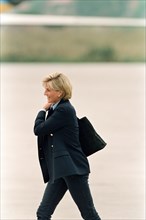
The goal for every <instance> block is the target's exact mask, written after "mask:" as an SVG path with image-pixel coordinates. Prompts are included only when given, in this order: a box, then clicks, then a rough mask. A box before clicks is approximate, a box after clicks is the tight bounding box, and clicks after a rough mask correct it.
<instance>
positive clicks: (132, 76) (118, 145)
mask: <svg viewBox="0 0 146 220" xmlns="http://www.w3.org/2000/svg"><path fill="white" fill-rule="evenodd" d="M58 71H59V72H64V73H65V74H66V75H68V77H69V78H70V80H71V82H72V85H73V97H72V99H71V103H72V104H73V105H74V107H75V108H76V112H77V115H78V117H82V116H87V117H88V118H89V120H90V121H91V122H92V124H93V125H94V127H95V128H96V130H97V132H98V133H99V135H101V137H102V138H103V139H104V140H105V141H106V142H107V146H106V147H105V148H104V149H103V150H102V151H100V152H97V153H95V154H94V155H92V156H90V157H88V159H89V163H90V168H91V174H90V179H89V184H90V188H91V192H92V196H93V199H94V203H95V206H96V209H97V211H98V212H99V215H100V216H101V218H102V220H145V219H146V217H145V141H144V138H145V128H144V120H145V116H144V114H145V112H144V110H145V109H144V108H145V106H144V103H145V84H144V81H145V65H144V64H122V63H121V64H118V63H117V64H114V63H111V64H107V63H102V64H100V63H99V64H95V63H93V64H91V63H87V64H83V63H82V64H69V63H68V64H47V63H42V64H39V63H30V64H12V63H5V64H4V63H3V64H1V220H32V219H36V214H35V213H36V209H37V207H38V205H39V203H40V201H41V198H42V195H43V192H44V189H45V184H44V183H43V179H42V176H41V171H40V167H39V163H38V158H37V145H36V137H35V136H34V134H33V125H34V120H35V117H36V114H37V112H38V111H39V109H41V108H42V107H43V105H44V103H45V102H46V98H45V97H44V95H43V92H44V89H43V87H42V84H41V81H42V79H43V77H44V76H46V75H47V74H49V73H51V72H58ZM52 219H53V220H55V219H56V220H57V219H58V220H73V219H74V220H75V219H76V220H77V219H78V220H79V219H81V216H80V213H79V211H78V209H77V207H76V205H75V204H74V202H73V200H72V198H71V196H70V194H69V193H68V192H67V193H66V195H65V196H64V198H63V199H62V201H61V202H60V204H59V205H58V206H57V209H56V211H55V213H54V215H53V218H52Z"/></svg>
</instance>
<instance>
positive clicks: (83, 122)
mask: <svg viewBox="0 0 146 220" xmlns="http://www.w3.org/2000/svg"><path fill="white" fill-rule="evenodd" d="M78 124H79V140H80V144H81V147H82V150H83V152H84V153H85V155H86V156H90V155H91V154H94V153H95V152H97V151H99V150H102V149H103V148H104V147H105V146H106V144H107V143H106V142H105V141H104V140H103V139H102V138H101V137H100V136H99V135H98V134H97V132H96V131H95V129H94V127H93V125H92V124H91V122H90V121H89V120H88V118H87V117H83V118H80V119H79V118H78Z"/></svg>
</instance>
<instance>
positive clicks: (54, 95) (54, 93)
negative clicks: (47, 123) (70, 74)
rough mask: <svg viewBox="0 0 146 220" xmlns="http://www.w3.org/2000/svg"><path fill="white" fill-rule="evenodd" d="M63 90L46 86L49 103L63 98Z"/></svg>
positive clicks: (45, 93)
mask: <svg viewBox="0 0 146 220" xmlns="http://www.w3.org/2000/svg"><path fill="white" fill-rule="evenodd" d="M61 94H62V92H61V91H58V90H54V89H51V88H45V92H44V95H45V96H46V97H47V99H48V102H49V103H52V104H54V103H56V102H58V101H59V100H60V99H61Z"/></svg>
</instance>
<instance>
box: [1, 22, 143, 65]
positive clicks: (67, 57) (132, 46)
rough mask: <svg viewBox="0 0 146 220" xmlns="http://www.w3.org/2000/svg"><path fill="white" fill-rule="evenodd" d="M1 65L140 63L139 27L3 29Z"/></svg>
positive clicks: (26, 27)
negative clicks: (2, 63)
mask: <svg viewBox="0 0 146 220" xmlns="http://www.w3.org/2000/svg"><path fill="white" fill-rule="evenodd" d="M1 36H2V39H1V42H2V44H1V45H2V48H1V61H3V62H144V61H145V45H144V42H145V29H144V28H143V27H83V26H78V27H77V26H76V27H75V26H74V27H69V26H65V27H64V26H62V27H61V26H59V27H53V26H52V27H48V26H46V27H41V26H3V28H2V33H1Z"/></svg>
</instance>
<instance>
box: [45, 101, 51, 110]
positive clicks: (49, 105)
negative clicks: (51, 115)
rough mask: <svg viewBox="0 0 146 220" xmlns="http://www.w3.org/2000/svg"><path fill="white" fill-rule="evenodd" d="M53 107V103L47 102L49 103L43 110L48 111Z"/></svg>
mask: <svg viewBox="0 0 146 220" xmlns="http://www.w3.org/2000/svg"><path fill="white" fill-rule="evenodd" d="M51 105H52V103H50V102H47V103H46V104H45V105H44V107H43V109H45V110H46V111H47V110H48V109H49V108H50V107H51Z"/></svg>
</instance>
